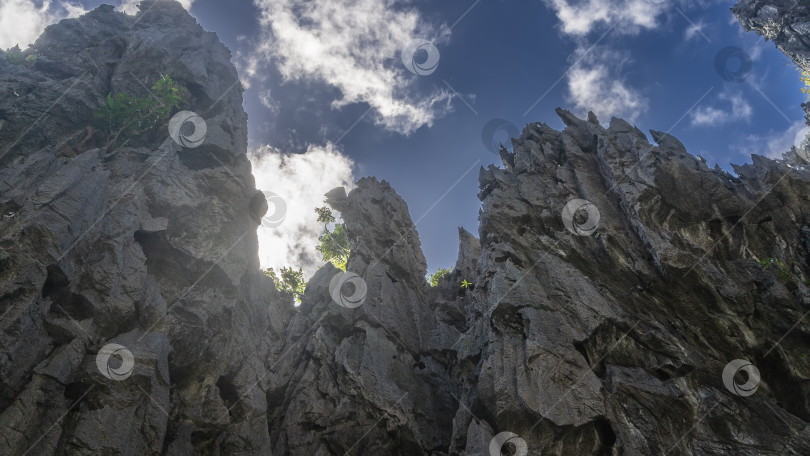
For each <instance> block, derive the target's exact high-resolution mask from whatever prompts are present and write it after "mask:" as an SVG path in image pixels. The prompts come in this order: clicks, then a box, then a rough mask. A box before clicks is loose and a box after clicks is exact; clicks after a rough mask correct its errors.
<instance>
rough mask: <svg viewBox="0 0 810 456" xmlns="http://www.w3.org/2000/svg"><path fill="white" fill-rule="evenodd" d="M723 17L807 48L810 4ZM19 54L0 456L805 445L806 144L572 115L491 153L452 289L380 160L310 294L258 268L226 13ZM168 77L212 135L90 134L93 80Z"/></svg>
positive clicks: (108, 20) (350, 202)
mask: <svg viewBox="0 0 810 456" xmlns="http://www.w3.org/2000/svg"><path fill="white" fill-rule="evenodd" d="M734 11H735V13H736V14H737V16H738V17H739V19H740V21H741V22H742V23H743V25H744V26H745V27H747V28H750V29H753V30H755V31H756V32H757V33H760V34H762V35H764V36H766V37H767V38H769V39H771V40H773V41H774V42H775V44H776V45H777V46H778V47H779V48H780V49H781V50H783V51H784V52H785V53H786V54H787V55H788V56H789V57H791V58H792V59H793V60H794V61H795V62H796V63H797V64H798V65H800V66H801V67H802V68H805V69H810V54H809V53H808V50H810V15H808V6H807V5H806V4H805V3H804V2H798V3H797V2H787V1H785V2H782V1H776V0H770V1H769V2H763V1H753V0H751V1H741V2H740V3H739V4H738V5H737V6H736V7H735V10H734ZM25 55H26V56H27V55H36V56H37V57H36V60H33V59H30V60H26V61H25V63H23V64H20V63H10V62H9V61H7V60H8V59H7V58H6V55H5V54H4V53H0V214H2V219H0V454H2V455H20V454H31V455H192V454H203V455H270V454H275V455H288V454H289V455H308V456H321V455H344V454H352V455H355V454H357V455H359V454H363V455H423V454H425V455H483V456H489V455H499V454H521V455H526V454H528V455H558V456H568V455H661V454H666V455H774V456H776V455H780V456H781V455H808V454H810V322H808V318H806V317H807V316H808V313H810V286H808V283H810V280H809V279H810V171H808V168H807V166H805V161H804V160H803V159H802V157H806V156H807V155H808V154H807V153H806V151H801V150H795V149H794V150H793V151H792V152H791V153H790V154H788V155H786V157H785V158H784V159H783V160H770V159H767V158H764V157H760V156H754V157H753V164H747V165H743V166H738V167H736V168H735V170H736V176H733V175H731V174H729V173H726V172H725V171H723V170H720V169H719V168H715V169H710V168H708V167H707V165H706V164H705V162H704V161H703V160H701V159H700V158H696V157H695V156H693V155H691V154H689V153H688V152H687V151H686V150H685V149H684V147H683V145H682V144H681V143H680V142H679V141H678V140H677V139H676V138H674V137H673V136H670V135H668V134H666V133H663V132H659V131H652V132H651V136H652V138H653V139H654V143H655V144H651V143H650V142H649V141H648V139H647V136H646V135H645V134H644V133H643V132H641V131H639V130H638V129H637V128H635V127H634V126H632V125H630V124H628V123H627V122H625V121H623V120H621V119H616V118H614V119H611V120H610V121H609V126H606V125H601V124H600V123H599V121H598V120H597V119H596V117H595V116H593V115H590V116H588V118H587V119H580V118H578V117H576V116H574V115H573V114H571V113H570V112H567V111H565V110H558V111H557V114H558V115H559V116H560V117H561V118H562V120H563V121H564V123H565V125H566V127H565V129H564V130H563V131H561V132H560V131H555V130H553V129H552V128H550V127H549V126H547V125H545V124H542V123H532V124H529V125H527V126H526V128H525V129H524V130H523V132H522V133H521V135H520V137H519V138H515V139H514V140H513V152H508V151H506V150H505V149H504V150H501V154H500V155H501V160H502V162H503V164H502V166H498V167H496V166H489V167H487V168H485V169H484V168H482V169H481V171H480V177H479V180H480V193H479V198H480V199H481V201H482V203H483V206H482V209H481V212H480V227H479V232H478V233H477V236H475V235H473V234H471V233H469V232H466V231H464V230H462V229H460V230H459V244H460V245H459V255H458V260H457V263H456V264H455V268H454V270H453V272H452V273H451V274H449V275H447V276H445V277H444V278H443V279H442V280H441V281H440V282H439V285H438V286H436V287H431V286H430V285H428V284H427V283H426V281H425V274H426V262H425V257H424V255H423V253H422V250H421V246H420V242H419V236H418V234H417V232H416V229H415V227H414V223H413V222H412V220H411V217H410V214H409V212H408V206H407V204H406V203H405V202H404V201H403V200H402V199H401V198H400V197H399V196H398V195H397V194H396V192H395V191H394V189H392V188H391V187H390V186H389V185H388V184H387V183H386V182H385V181H381V180H378V179H376V178H364V179H361V180H360V181H359V182H357V185H356V187H355V188H354V189H352V190H351V191H350V192H349V193H348V194H346V193H345V192H344V191H343V190H342V189H336V190H334V191H332V192H329V194H328V195H327V196H326V198H327V202H328V203H329V204H330V205H331V206H332V207H333V208H334V209H335V210H337V211H339V212H340V214H341V215H342V217H343V219H344V221H345V227H346V230H347V232H348V234H349V238H350V240H351V243H352V253H351V258H350V260H349V263H348V268H347V273H343V272H342V271H339V270H337V269H335V268H334V267H332V266H331V265H330V264H326V265H324V266H323V267H322V268H321V269H319V270H318V272H317V273H316V274H315V276H314V277H313V278H312V279H311V280H310V281H309V282H308V285H307V289H306V292H305V294H304V296H303V297H302V299H301V305H300V306H298V307H294V306H293V305H292V303H291V302H290V300H289V296H288V295H285V294H283V293H281V292H278V291H276V288H275V286H274V283H273V281H272V280H271V279H270V278H268V277H266V276H265V275H264V274H263V273H262V271H261V270H260V268H259V263H258V256H257V236H256V228H257V226H258V225H259V224H260V223H261V219H262V217H263V216H265V215H266V213H267V211H268V204H267V202H266V200H265V196H264V194H263V193H262V192H259V191H258V190H257V189H256V188H255V183H254V179H253V177H252V175H251V168H250V163H249V161H248V159H247V157H246V148H247V116H246V115H245V112H244V111H243V109H242V90H243V89H242V86H241V84H240V83H239V78H238V76H237V72H236V70H235V68H234V66H233V65H232V64H231V62H230V60H231V55H230V52H229V51H228V50H227V49H226V48H225V46H224V45H222V44H221V43H220V42H219V40H218V38H217V37H216V35H215V34H213V33H210V32H206V31H204V30H203V29H202V28H201V27H200V26H199V25H198V24H197V23H196V21H195V20H194V19H193V18H192V17H191V16H190V15H188V13H187V12H186V11H185V10H184V9H183V8H182V7H181V6H180V5H179V4H178V3H175V2H173V1H151V0H150V1H144V2H142V3H141V6H140V12H139V13H138V14H137V15H136V16H128V15H125V14H123V13H120V12H116V11H114V10H113V8H112V7H110V6H102V7H99V8H98V9H95V10H93V11H92V12H90V13H88V14H87V15H85V16H82V17H80V18H77V19H68V20H63V21H61V22H60V23H59V24H57V25H54V26H51V27H49V28H48V29H47V30H46V31H45V32H44V34H43V35H42V36H41V37H40V38H39V40H38V41H37V42H36V43H35V44H34V45H33V46H32V47H31V48H30V49H29V50H27V51H25ZM158 75H171V77H172V78H173V79H174V80H175V81H177V82H178V83H179V84H180V85H182V86H183V87H184V88H185V89H186V90H187V91H188V94H189V106H187V109H188V111H190V112H194V113H197V114H199V116H200V117H202V118H203V119H204V120H205V126H206V129H207V134H206V137H205V141H204V144H203V145H201V146H199V147H193V148H192V147H184V146H183V145H181V142H179V141H176V140H175V139H176V138H172V137H170V135H168V134H167V133H166V130H165V129H163V130H161V132H160V133H159V134H153V135H150V136H149V137H148V138H145V139H142V140H141V142H133V143H129V144H125V145H124V146H123V147H116V148H106V147H104V145H103V144H100V143H99V140H98V135H97V134H94V132H93V131H92V130H89V129H88V126H89V125H91V124H92V121H93V113H94V111H96V110H98V109H99V107H100V106H101V104H102V103H103V102H104V99H105V97H106V95H107V94H108V93H109V92H113V93H118V92H127V93H137V94H142V93H145V91H146V90H147V88H148V87H149V86H150V85H151V84H152V83H154V82H155V77H157V76H158ZM183 134H186V133H183ZM594 222H598V223H594ZM344 280H346V281H349V282H351V283H353V286H348V288H347V289H346V290H344V289H343V288H340V287H339V286H338V289H337V293H336V284H338V285H340V283H341V281H344ZM462 282H466V283H468V284H469V285H468V286H466V287H461V286H459V284H460V283H462ZM352 288H353V290H352ZM349 295H351V296H350V297H355V296H357V295H362V296H361V297H362V299H361V300H360V301H359V302H354V301H353V302H337V301H341V300H342V299H343V298H344V297H347V296H349ZM122 350H123V351H122ZM123 353H131V354H132V357H131V358H129V359H128V358H127V357H126V356H125V355H124V354H123ZM113 360H117V361H113ZM737 360H741V361H737ZM116 363H119V364H116ZM128 363H129V364H128ZM738 370H741V371H744V372H745V373H740V372H737V374H738V375H737V376H734V373H735V372H736V371H738ZM724 372H725V373H726V375H725V376H724ZM729 372H730V373H731V377H730V376H729ZM756 372H758V373H759V375H756ZM746 375H747V377H746Z"/></svg>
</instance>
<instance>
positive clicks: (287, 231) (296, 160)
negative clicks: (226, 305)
mask: <svg viewBox="0 0 810 456" xmlns="http://www.w3.org/2000/svg"><path fill="white" fill-rule="evenodd" d="M248 156H249V158H250V161H251V163H252V165H253V176H254V177H255V178H256V188H258V189H259V190H262V191H270V192H273V193H275V194H277V195H279V196H280V197H281V198H282V199H283V200H284V202H285V203H286V206H287V212H286V218H285V219H284V221H283V223H281V224H280V225H279V226H277V227H275V228H271V227H268V226H265V225H262V226H259V229H258V232H257V233H258V236H259V261H260V263H261V266H262V268H268V267H272V268H275V269H276V271H278V270H279V269H280V268H281V267H284V266H292V267H295V268H299V267H301V268H303V270H304V277H305V278H307V279H308V278H309V277H311V276H312V274H314V273H315V271H316V270H317V269H318V267H319V266H321V265H323V261H322V259H321V256H320V252H318V251H317V250H316V249H315V247H316V246H317V245H318V236H319V235H320V234H321V232H322V230H323V225H322V224H320V223H318V221H317V215H316V214H315V208H316V207H321V206H323V205H324V204H323V200H324V196H323V195H324V193H326V192H328V191H329V190H332V189H333V188H335V187H339V186H343V187H346V189H347V191H348V189H349V188H350V187H351V186H352V185H353V183H354V176H353V174H352V166H353V165H354V163H353V162H352V160H351V159H349V158H348V157H346V156H344V155H342V154H341V153H340V151H339V150H338V149H337V148H336V147H335V146H333V145H331V144H327V145H326V146H324V147H320V146H317V147H316V146H310V147H309V149H308V150H307V152H306V153H303V154H284V153H281V152H280V151H278V149H275V148H272V147H269V146H264V147H261V148H259V149H256V150H251V151H250V152H249V154H248ZM275 210H276V209H275V207H273V206H271V207H270V208H269V209H268V215H267V217H270V216H272V215H273V214H275V213H276V212H275Z"/></svg>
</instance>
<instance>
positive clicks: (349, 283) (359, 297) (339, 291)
mask: <svg viewBox="0 0 810 456" xmlns="http://www.w3.org/2000/svg"><path fill="white" fill-rule="evenodd" d="M367 292H368V286H367V285H366V281H365V280H363V278H362V277H360V276H359V275H357V274H355V273H353V272H348V271H347V272H339V273H337V274H335V275H334V277H332V280H330V281H329V295H330V296H332V300H333V301H335V303H337V304H338V305H340V306H343V307H346V308H349V309H354V308H357V307H360V306H361V305H362V304H363V301H365V300H366V293H367Z"/></svg>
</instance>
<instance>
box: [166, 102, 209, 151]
mask: <svg viewBox="0 0 810 456" xmlns="http://www.w3.org/2000/svg"><path fill="white" fill-rule="evenodd" d="M207 134H208V125H206V124H205V119H203V118H202V117H200V116H199V114H197V113H195V112H191V111H180V112H178V113H177V114H175V115H174V116H172V118H171V119H169V136H171V137H172V139H173V140H174V142H176V143H177V144H180V145H181V146H183V147H187V148H189V149H193V148H195V147H199V146H201V145H202V143H203V141H205V135H207Z"/></svg>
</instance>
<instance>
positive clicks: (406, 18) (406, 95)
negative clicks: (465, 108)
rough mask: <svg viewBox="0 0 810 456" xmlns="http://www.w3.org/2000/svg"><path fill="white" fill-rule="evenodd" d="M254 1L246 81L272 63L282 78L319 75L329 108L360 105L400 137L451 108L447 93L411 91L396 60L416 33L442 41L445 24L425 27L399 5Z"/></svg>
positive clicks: (388, 1) (386, 0) (386, 1)
mask: <svg viewBox="0 0 810 456" xmlns="http://www.w3.org/2000/svg"><path fill="white" fill-rule="evenodd" d="M254 3H255V5H256V7H257V8H258V9H259V14H260V19H259V23H260V25H261V28H262V30H261V37H260V39H259V40H258V42H257V44H256V48H255V50H254V51H253V53H252V54H250V55H248V56H246V59H245V60H246V61H245V62H243V65H242V67H243V69H242V73H243V74H244V75H245V77H246V78H247V79H249V80H250V79H255V78H258V77H260V76H259V75H260V74H261V68H262V66H263V65H266V64H269V63H271V62H272V63H274V64H275V66H276V68H277V70H278V71H279V72H280V73H281V76H282V77H283V78H284V79H285V80H288V81H295V80H302V79H312V80H319V81H323V82H325V83H326V84H328V85H330V86H332V87H334V88H336V89H338V91H339V92H340V96H339V97H338V98H336V99H334V100H333V101H332V103H331V106H332V108H333V109H340V108H342V107H344V106H346V105H348V104H352V103H367V104H368V105H369V106H370V107H371V109H372V118H373V119H374V121H375V122H376V123H377V124H379V125H381V126H383V127H384V128H386V129H388V130H391V131H396V132H399V133H403V134H406V135H407V134H410V133H412V132H413V131H414V130H416V129H418V128H419V127H421V126H431V125H432V124H433V122H434V121H435V120H436V119H437V118H438V117H440V116H442V115H443V114H445V113H446V112H448V111H449V110H450V101H451V99H452V95H451V94H450V93H449V92H448V91H446V90H443V89H435V90H434V91H432V92H431V93H428V94H417V93H416V90H415V87H414V86H415V85H416V79H417V78H418V76H416V75H414V74H411V73H409V72H407V71H406V70H405V69H404V68H403V66H402V65H401V63H398V62H399V50H400V49H401V48H402V47H403V46H405V45H406V44H407V43H409V42H410V41H412V40H414V39H417V38H422V39H426V40H429V41H432V42H434V43H439V42H442V41H445V40H447V39H448V37H449V29H448V28H447V27H446V26H441V27H435V26H432V25H430V24H428V23H427V22H425V21H424V20H423V19H422V18H421V16H420V13H419V12H418V11H417V10H416V9H413V8H411V7H409V6H408V5H407V4H406V3H405V2H397V1H393V0H339V1H330V2H320V1H319V2H314V1H313V2H310V1H302V0H255V1H254Z"/></svg>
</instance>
